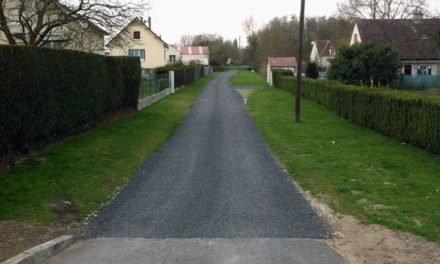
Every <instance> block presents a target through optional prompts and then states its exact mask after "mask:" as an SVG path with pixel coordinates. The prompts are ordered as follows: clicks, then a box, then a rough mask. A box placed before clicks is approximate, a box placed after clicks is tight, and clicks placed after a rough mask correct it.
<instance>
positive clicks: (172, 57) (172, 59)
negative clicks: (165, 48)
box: [169, 55, 176, 63]
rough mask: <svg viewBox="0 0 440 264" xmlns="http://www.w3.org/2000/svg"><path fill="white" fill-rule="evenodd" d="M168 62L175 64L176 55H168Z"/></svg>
mask: <svg viewBox="0 0 440 264" xmlns="http://www.w3.org/2000/svg"><path fill="white" fill-rule="evenodd" d="M169 62H172V63H174V62H176V55H170V61H169Z"/></svg>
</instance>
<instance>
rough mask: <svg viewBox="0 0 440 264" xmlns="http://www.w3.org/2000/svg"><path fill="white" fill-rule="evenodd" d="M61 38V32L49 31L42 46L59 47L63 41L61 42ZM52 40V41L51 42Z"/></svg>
mask: <svg viewBox="0 0 440 264" xmlns="http://www.w3.org/2000/svg"><path fill="white" fill-rule="evenodd" d="M62 39H63V34H61V33H58V32H54V33H51V34H50V35H48V36H47V37H46V39H45V40H46V41H48V42H46V43H45V44H44V45H43V47H46V48H52V49H61V48H62V46H63V42H61V40H62ZM51 41H54V42H51Z"/></svg>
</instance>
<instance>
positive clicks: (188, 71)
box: [154, 64, 204, 87]
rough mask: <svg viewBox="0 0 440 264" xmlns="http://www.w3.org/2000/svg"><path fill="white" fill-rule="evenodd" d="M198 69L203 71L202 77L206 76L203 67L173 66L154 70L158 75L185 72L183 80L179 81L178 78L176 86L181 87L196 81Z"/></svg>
mask: <svg viewBox="0 0 440 264" xmlns="http://www.w3.org/2000/svg"><path fill="white" fill-rule="evenodd" d="M196 69H198V70H200V71H201V74H200V77H203V76H204V71H203V65H198V64H197V65H171V66H164V67H158V68H156V69H154V72H155V73H156V74H160V73H168V72H170V71H174V72H175V73H181V72H183V80H180V81H178V80H177V78H176V80H175V86H176V87H179V86H180V85H189V84H191V83H193V82H194V81H195V71H196Z"/></svg>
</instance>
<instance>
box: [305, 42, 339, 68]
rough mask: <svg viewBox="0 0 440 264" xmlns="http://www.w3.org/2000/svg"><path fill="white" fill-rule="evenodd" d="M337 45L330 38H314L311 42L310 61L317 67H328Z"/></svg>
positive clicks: (334, 55)
mask: <svg viewBox="0 0 440 264" xmlns="http://www.w3.org/2000/svg"><path fill="white" fill-rule="evenodd" d="M336 52H337V46H336V45H335V43H334V42H333V41H331V40H319V39H316V40H315V41H314V42H313V48H312V52H311V54H310V61H311V62H314V63H316V66H318V67H319V68H324V69H328V68H329V67H330V64H331V61H332V60H333V59H334V58H335V57H336Z"/></svg>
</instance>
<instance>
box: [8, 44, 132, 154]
mask: <svg viewBox="0 0 440 264" xmlns="http://www.w3.org/2000/svg"><path fill="white" fill-rule="evenodd" d="M140 78H141V67H140V62H139V59H138V58H133V57H105V56H101V55H96V54H90V53H83V52H76V51H69V50H55V49H46V48H37V47H29V46H13V45H8V46H6V45H1V46H0V80H1V82H0V157H4V155H5V154H7V153H11V152H17V151H19V152H24V153H25V152H27V151H28V150H29V149H31V148H36V147H37V148H38V147H41V146H44V145H46V144H47V143H48V142H49V141H50V140H52V139H54V138H60V137H63V136H67V135H72V134H75V133H79V132H82V131H84V130H87V129H89V128H90V127H91V126H93V125H94V124H95V123H96V121H97V120H98V119H99V118H100V117H101V116H102V115H103V114H106V113H111V112H114V111H118V110H122V109H127V108H132V109H135V108H136V106H137V96H138V93H139V86H140Z"/></svg>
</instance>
